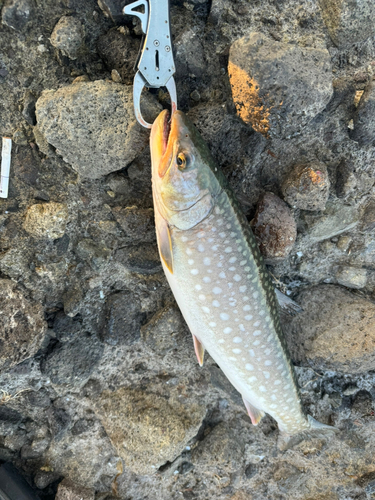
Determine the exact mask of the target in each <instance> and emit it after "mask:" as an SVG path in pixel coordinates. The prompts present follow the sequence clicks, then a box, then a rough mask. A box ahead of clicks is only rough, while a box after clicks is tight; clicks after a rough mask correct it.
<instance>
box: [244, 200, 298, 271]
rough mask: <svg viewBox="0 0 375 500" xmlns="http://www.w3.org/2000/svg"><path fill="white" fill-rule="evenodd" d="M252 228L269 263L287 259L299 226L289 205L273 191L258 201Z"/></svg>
mask: <svg viewBox="0 0 375 500" xmlns="http://www.w3.org/2000/svg"><path fill="white" fill-rule="evenodd" d="M252 228H253V231H254V234H255V236H256V238H257V240H258V244H259V248H260V251H261V252H262V255H263V257H264V258H265V261H266V263H268V264H274V263H276V262H279V261H280V260H283V259H285V258H286V257H287V256H288V255H289V253H290V251H291V250H292V248H293V245H294V243H295V241H296V237H297V226H296V222H295V220H294V217H293V214H292V212H291V211H290V209H289V207H288V205H287V204H286V203H284V202H283V201H282V200H280V198H279V197H278V196H276V195H274V194H273V193H265V195H264V196H263V197H262V198H261V200H260V201H259V202H258V206H257V211H256V214H255V217H254V219H253V221H252Z"/></svg>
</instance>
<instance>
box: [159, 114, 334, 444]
mask: <svg viewBox="0 0 375 500" xmlns="http://www.w3.org/2000/svg"><path fill="white" fill-rule="evenodd" d="M150 144H151V157H152V184H153V199H154V210H155V225H156V234H157V241H158V248H159V253H160V256H161V261H162V264H163V269H164V272H165V275H166V277H167V279H168V282H169V284H170V287H171V289H172V291H173V294H174V296H175V299H176V301H177V303H178V305H179V307H180V309H181V312H182V314H183V316H184V318H185V320H186V322H187V324H188V326H189V328H190V331H191V333H192V334H193V339H194V346H195V349H196V353H197V357H198V361H199V362H200V364H202V362H203V353H204V349H206V350H207V351H208V352H209V353H210V355H211V356H212V357H213V359H214V360H215V361H216V363H217V364H218V365H219V366H220V368H221V369H222V371H223V372H224V373H225V375H226V376H227V378H228V379H229V381H230V382H231V383H232V384H233V386H234V387H235V388H236V389H237V390H238V391H239V392H240V393H241V395H242V397H243V399H244V403H245V406H246V408H247V410H248V413H249V415H250V417H251V420H252V422H253V423H254V424H257V423H258V422H259V421H260V419H261V418H262V416H263V415H264V413H265V412H266V413H268V414H270V415H271V416H272V417H274V418H275V419H276V420H277V422H278V424H279V428H280V430H281V431H283V433H284V436H285V435H293V434H297V433H299V432H301V431H306V430H314V429H319V430H320V429H324V428H328V429H330V430H332V428H331V427H329V426H325V425H323V424H321V423H319V422H317V421H315V420H314V419H313V418H312V417H311V416H306V415H305V414H304V413H303V411H302V407H301V402H300V396H299V392H298V386H297V383H296V380H295V374H294V370H293V367H292V365H291V363H290V360H289V356H288V351H287V347H286V344H285V340H284V337H283V335H282V331H281V326H280V320H279V314H278V306H277V303H276V297H275V292H274V287H273V284H272V282H271V279H270V277H269V275H268V273H267V270H266V268H265V265H264V262H263V259H262V256H261V254H260V252H259V248H258V246H257V243H256V240H255V237H254V235H253V233H252V231H251V229H250V228H249V224H248V223H247V221H246V219H245V217H244V215H243V214H242V213H241V211H240V209H239V206H238V203H237V201H236V200H235V198H234V196H233V194H232V192H231V190H230V189H229V187H228V185H227V182H226V180H225V178H224V176H223V174H222V173H221V171H220V169H219V168H218V167H217V165H216V163H215V161H214V159H213V158H212V156H211V154H210V151H209V150H208V147H207V145H206V144H205V142H204V141H203V139H202V137H201V136H200V134H199V133H198V131H197V130H196V129H195V127H194V125H193V124H192V123H191V122H190V120H189V119H188V118H187V117H186V116H185V115H184V114H183V113H182V112H180V111H176V112H175V113H174V114H173V116H172V119H171V124H170V127H169V125H168V116H167V112H166V111H163V112H162V113H161V114H160V115H159V117H158V118H157V119H156V121H155V122H154V125H153V127H152V130H151V139H150Z"/></svg>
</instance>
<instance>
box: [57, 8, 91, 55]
mask: <svg viewBox="0 0 375 500" xmlns="http://www.w3.org/2000/svg"><path fill="white" fill-rule="evenodd" d="M84 38H85V32H84V29H83V26H82V24H81V22H80V21H79V20H78V19H76V18H75V17H71V16H64V17H62V18H61V19H60V20H59V22H58V23H57V24H56V26H55V27H54V28H53V31H52V34H51V38H50V40H51V43H52V45H53V46H54V47H56V49H59V50H61V52H62V53H63V54H64V55H65V56H68V57H69V59H73V60H74V59H77V57H78V54H79V50H80V49H81V47H82V46H83V42H84Z"/></svg>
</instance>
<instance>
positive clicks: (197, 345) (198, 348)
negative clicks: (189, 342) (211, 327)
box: [193, 335, 204, 366]
mask: <svg viewBox="0 0 375 500" xmlns="http://www.w3.org/2000/svg"><path fill="white" fill-rule="evenodd" d="M193 341H194V350H195V354H196V355H197V359H198V363H199V366H203V358H204V346H203V344H202V343H201V342H200V341H199V340H198V339H197V337H196V336H195V335H193Z"/></svg>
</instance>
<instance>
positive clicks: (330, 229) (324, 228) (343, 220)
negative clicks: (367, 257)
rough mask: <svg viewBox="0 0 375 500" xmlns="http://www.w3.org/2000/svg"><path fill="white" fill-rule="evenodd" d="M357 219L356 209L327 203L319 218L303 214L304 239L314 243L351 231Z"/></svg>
mask: <svg viewBox="0 0 375 500" xmlns="http://www.w3.org/2000/svg"><path fill="white" fill-rule="evenodd" d="M359 218H360V214H359V213H358V210H357V208H356V207H351V206H349V205H345V204H343V203H342V202H339V201H337V202H329V203H327V206H326V209H325V210H324V212H323V213H322V214H321V215H320V216H317V217H314V216H312V215H307V214H305V216H304V221H305V222H306V223H307V226H308V228H307V234H306V237H307V238H309V239H310V241H312V242H314V243H316V242H318V241H323V240H327V239H329V238H333V237H334V236H337V235H339V234H341V233H344V232H345V231H349V230H350V229H353V228H354V227H355V226H356V225H357V224H358V222H359Z"/></svg>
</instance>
